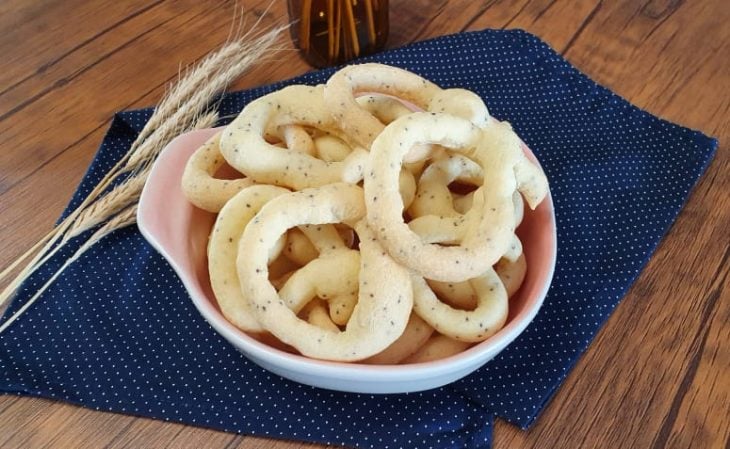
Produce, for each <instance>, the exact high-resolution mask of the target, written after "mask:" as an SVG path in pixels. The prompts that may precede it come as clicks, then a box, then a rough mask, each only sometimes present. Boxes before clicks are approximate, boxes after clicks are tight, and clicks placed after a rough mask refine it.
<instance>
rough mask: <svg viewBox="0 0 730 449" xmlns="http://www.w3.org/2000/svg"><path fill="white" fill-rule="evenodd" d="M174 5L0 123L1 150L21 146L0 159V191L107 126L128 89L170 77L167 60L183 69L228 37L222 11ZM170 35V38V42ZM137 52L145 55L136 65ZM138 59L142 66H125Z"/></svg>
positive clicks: (207, 6) (171, 69)
mask: <svg viewBox="0 0 730 449" xmlns="http://www.w3.org/2000/svg"><path fill="white" fill-rule="evenodd" d="M173 5H174V6H172V7H171V9H170V10H169V11H167V12H166V13H165V14H164V15H162V14H158V15H157V16H158V17H160V18H159V19H158V22H157V23H156V24H155V25H154V27H153V28H152V29H144V30H134V29H130V30H129V32H130V34H129V36H132V39H131V40H128V41H127V42H126V43H125V44H123V45H122V46H121V47H116V48H113V49H109V51H108V53H107V54H106V55H105V56H104V57H103V61H102V62H98V63H96V64H92V66H91V67H90V68H89V69H87V70H86V71H84V72H82V73H80V74H79V75H78V76H76V77H74V78H73V79H71V80H69V81H68V82H67V83H65V84H62V85H59V86H58V87H57V88H56V89H54V90H52V91H50V92H48V93H47V94H45V95H43V96H42V97H40V98H39V99H38V100H37V101H34V102H32V103H30V104H28V105H27V106H26V107H25V108H24V109H23V111H22V112H23V113H22V114H18V113H16V114H13V115H11V116H9V117H7V118H6V119H5V120H3V121H1V122H0V145H8V144H10V143H11V142H12V143H13V145H15V146H20V148H19V149H18V151H14V152H5V153H1V154H0V191H4V190H7V189H8V188H9V187H10V186H12V185H13V184H15V183H16V182H17V181H18V180H19V179H22V178H23V177H25V176H27V175H28V173H29V172H31V171H33V169H34V167H36V166H37V165H38V164H42V163H44V162H45V161H46V160H48V159H50V158H52V157H53V156H55V155H56V154H58V152H59V151H61V150H62V149H64V148H66V147H67V146H68V145H70V144H71V143H73V142H75V141H76V139H77V138H78V136H79V135H84V134H87V133H88V132H90V131H91V130H93V129H95V128H97V127H99V126H101V125H103V124H105V123H108V121H109V119H110V118H111V116H112V114H113V112H115V111H117V110H119V109H123V108H124V107H126V106H128V104H129V100H128V92H130V91H135V86H143V87H142V89H144V86H150V85H151V86H157V85H160V84H162V83H164V81H165V80H167V79H170V77H171V76H173V75H174V74H175V73H177V68H178V66H177V65H175V66H172V65H171V64H169V63H168V62H167V61H171V60H172V61H177V62H178V63H181V64H183V65H186V64H189V63H191V62H193V61H195V60H197V59H199V58H200V57H202V56H203V55H204V54H206V53H207V52H208V51H209V50H210V49H212V48H215V47H217V46H218V45H220V43H222V42H223V41H224V40H225V39H226V37H227V36H228V30H229V27H227V26H220V24H221V23H230V19H231V17H230V12H229V11H228V10H225V9H220V8H219V9H214V8H212V6H211V3H207V4H200V3H198V2H193V1H190V2H189V4H186V2H182V1H181V2H174V3H173ZM144 19H145V15H144V14H142V15H140V16H138V17H137V18H135V19H134V20H131V21H130V22H128V23H127V24H125V25H124V26H125V27H126V26H129V27H130V28H132V27H133V26H134V25H135V24H137V23H138V22H141V21H143V20H144ZM226 19H227V20H226ZM125 29H126V28H125ZM120 32H121V31H120ZM171 35H175V36H176V37H177V39H175V40H170V39H169V38H168V37H169V36H171ZM140 54H145V55H146V57H145V58H143V59H140V58H139V55H140ZM142 60H143V61H144V66H143V68H142V67H141V66H140V64H135V63H129V62H130V61H142ZM137 89H139V88H138V87H137ZM137 91H139V90H137ZM112 99H116V100H112ZM0 101H2V99H1V98H0ZM51 111H52V113H51ZM38 117H43V118H44V119H43V120H39V119H38ZM31 126H32V127H33V128H34V129H35V131H36V132H34V133H32V134H28V133H27V132H26V131H25V130H26V128H28V127H31Z"/></svg>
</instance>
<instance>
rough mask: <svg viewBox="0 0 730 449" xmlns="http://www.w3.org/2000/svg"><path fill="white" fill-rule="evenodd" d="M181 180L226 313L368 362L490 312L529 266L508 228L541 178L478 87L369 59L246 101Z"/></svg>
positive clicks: (439, 340) (423, 348)
mask: <svg viewBox="0 0 730 449" xmlns="http://www.w3.org/2000/svg"><path fill="white" fill-rule="evenodd" d="M224 166H228V167H227V169H228V170H229V171H230V168H232V169H234V170H235V171H236V172H237V173H238V174H237V177H235V176H234V177H232V176H225V177H223V176H220V173H221V170H222V169H226V168H225V167H224ZM182 188H183V191H184V192H185V194H186V196H187V198H188V199H189V200H190V202H192V203H193V204H194V205H195V206H197V207H199V208H202V209H204V210H206V211H209V212H212V213H215V214H217V219H216V221H215V224H214V226H213V229H212V231H211V233H210V239H209V244H208V268H209V273H210V282H211V286H212V289H213V292H214V294H215V297H216V300H217V302H218V304H219V306H220V309H221V311H222V313H223V315H224V316H225V317H226V319H227V320H229V321H230V322H231V323H232V324H234V325H235V326H237V327H238V328H240V329H241V330H243V331H245V332H247V333H248V334H250V335H252V336H255V337H257V338H261V339H265V340H266V341H277V342H278V343H277V344H278V345H279V347H281V348H286V350H289V351H292V352H295V353H298V354H301V355H303V356H306V357H311V358H315V359H324V360H333V361H341V362H359V363H372V364H405V363H418V362H425V361H430V360H434V359H439V358H443V357H447V356H450V355H452V354H455V353H458V352H461V351H463V350H465V349H467V348H468V347H470V346H471V345H473V344H475V343H477V342H480V341H483V340H485V339H487V338H489V337H490V336H491V335H493V334H494V333H495V332H497V331H498V330H499V329H500V328H502V327H503V326H504V324H505V321H506V319H507V314H508V311H509V298H510V297H511V296H512V295H514V294H515V292H516V291H517V290H518V289H519V288H520V285H521V283H522V281H523V279H524V277H525V271H526V269H527V264H526V261H525V257H524V255H523V254H522V244H521V242H520V240H519V238H518V237H517V235H516V234H515V230H516V228H517V227H518V226H519V225H520V222H521V220H522V216H523V211H524V207H525V206H527V207H529V208H531V209H534V208H535V207H537V205H538V204H539V203H540V202H541V201H542V200H543V199H544V198H545V196H546V195H547V193H548V183H547V179H546V177H545V175H544V174H543V172H542V171H541V170H540V168H539V167H538V166H537V165H536V164H534V163H532V162H531V161H530V160H529V159H528V158H527V157H526V156H525V154H524V152H523V149H522V146H521V141H520V139H519V137H518V136H517V134H515V132H514V131H513V130H512V128H511V126H510V125H509V124H508V123H506V122H500V121H498V120H496V119H494V118H492V117H490V115H489V112H488V110H487V107H486V106H485V104H484V102H483V101H482V99H481V98H480V97H479V96H478V95H476V94H474V93H472V92H470V91H468V90H464V89H442V88H440V87H439V86H437V85H435V84H434V83H432V82H430V81H428V80H426V79H423V78H421V77H420V76H418V75H416V74H413V73H410V72H408V71H405V70H402V69H399V68H395V67H389V66H386V65H380V64H361V65H352V66H348V67H345V68H343V69H341V70H340V71H338V72H336V73H335V74H334V75H332V77H331V78H330V79H329V80H328V81H327V83H326V84H324V85H317V86H304V85H294V86H289V87H285V88H283V89H281V90H279V91H276V92H273V93H270V94H268V95H265V96H263V97H260V98H258V99H256V100H254V101H252V102H250V103H249V104H248V105H247V106H246V107H245V108H244V109H243V110H242V111H241V112H240V114H239V115H238V116H237V118H236V119H235V120H233V122H231V123H230V124H229V125H228V126H226V127H225V128H222V129H220V131H219V132H218V133H217V134H215V135H214V136H213V137H212V138H211V139H210V140H209V141H207V142H206V143H205V144H204V145H203V146H201V147H200V148H199V149H198V150H197V151H196V152H195V153H194V154H193V155H192V157H191V158H190V159H189V161H188V163H187V166H186V168H185V172H184V175H183V178H182ZM272 337H273V338H272Z"/></svg>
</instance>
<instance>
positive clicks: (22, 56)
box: [0, 0, 159, 111]
mask: <svg viewBox="0 0 730 449" xmlns="http://www.w3.org/2000/svg"><path fill="white" fill-rule="evenodd" d="M156 3H159V2H158V1H153V2H150V1H149V0H147V1H145V0H129V1H124V2H118V1H114V0H103V1H97V2H89V1H86V0H50V1H34V2H29V1H22V0H8V1H4V2H2V3H0V4H1V5H2V6H1V7H0V8H2V9H1V10H0V29H1V30H3V38H2V39H0V54H1V55H4V57H3V62H4V65H3V71H2V72H0V86H2V88H1V89H0V90H1V91H2V92H3V93H4V91H5V90H6V88H7V87H9V86H14V85H16V84H18V83H21V82H23V81H24V80H27V79H28V78H29V77H32V76H34V75H38V74H42V73H43V72H44V71H45V70H47V69H48V68H50V67H52V66H53V65H54V64H55V63H56V62H57V61H58V60H60V59H62V58H63V57H64V56H65V55H66V54H68V53H69V52H73V51H74V50H75V49H76V48H78V47H79V46H82V45H84V44H85V43H89V42H91V41H93V40H94V39H96V38H97V37H99V36H100V35H101V34H105V33H108V32H110V31H112V30H114V28H115V27H116V26H118V25H119V24H120V23H123V22H124V21H126V20H128V19H129V18H131V17H134V16H135V15H138V14H140V13H141V12H143V11H145V10H147V9H149V8H150V7H151V6H153V5H155V4H156ZM100 11H103V14H100V13H99V12H100ZM61 17H63V18H66V19H68V18H73V23H74V26H69V25H68V21H67V20H59V18H61ZM0 95H2V93H0ZM0 111H1V110H0Z"/></svg>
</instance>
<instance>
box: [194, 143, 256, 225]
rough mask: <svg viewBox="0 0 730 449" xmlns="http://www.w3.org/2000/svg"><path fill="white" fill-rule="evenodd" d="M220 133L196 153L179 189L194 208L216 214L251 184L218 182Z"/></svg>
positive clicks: (244, 179) (220, 157)
mask: <svg viewBox="0 0 730 449" xmlns="http://www.w3.org/2000/svg"><path fill="white" fill-rule="evenodd" d="M220 137H221V133H220V132H217V133H216V134H215V135H213V137H211V138H210V139H208V140H207V141H206V142H205V143H204V144H203V145H202V146H201V147H200V148H198V149H197V150H195V152H194V153H193V155H192V156H190V159H188V162H187V163H186V164H185V170H184V171H183V175H182V182H181V185H182V190H183V193H184V194H185V197H186V198H187V199H188V201H190V202H191V203H193V204H194V205H195V206H197V207H199V208H201V209H203V210H207V211H208V212H218V211H219V210H221V208H222V207H223V205H224V204H226V201H228V200H229V199H231V197H233V195H235V194H236V193H238V192H240V191H241V190H243V189H245V188H246V187H249V186H251V185H253V181H252V180H251V179H250V178H241V179H218V178H216V177H215V174H216V172H217V171H218V170H219V169H220V168H221V167H222V166H223V164H225V163H226V160H225V159H224V158H223V155H222V154H221V151H220Z"/></svg>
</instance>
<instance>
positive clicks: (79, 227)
mask: <svg viewBox="0 0 730 449" xmlns="http://www.w3.org/2000/svg"><path fill="white" fill-rule="evenodd" d="M257 24H258V22H257ZM254 28H255V25H254ZM286 28H288V26H280V27H276V28H273V29H271V30H269V31H267V32H256V31H249V32H247V33H246V34H244V35H243V36H240V37H237V38H234V39H232V40H230V41H229V42H227V43H226V44H225V45H224V46H223V47H222V48H221V49H220V50H218V51H216V52H214V53H212V54H210V55H209V56H208V57H206V58H205V59H203V60H202V61H201V62H200V63H198V64H197V65H196V66H195V67H193V68H192V69H190V70H188V71H187V72H186V73H185V74H184V76H182V77H181V79H180V80H179V81H178V82H177V83H176V84H175V85H174V86H173V87H172V88H171V89H170V90H169V91H168V93H167V94H166V96H165V97H164V98H163V100H162V101H161V102H160V104H159V106H158V107H157V108H156V109H155V112H154V113H153V115H152V117H151V118H150V120H149V121H148V123H147V124H146V125H145V127H144V128H143V130H142V131H141V132H140V135H139V136H138V137H137V139H136V140H135V142H134V143H133V144H132V146H131V147H130V150H129V151H128V152H127V153H126V154H125V155H124V156H123V157H122V158H121V159H120V161H119V162H118V163H117V164H116V165H115V166H114V167H113V168H112V169H111V170H110V171H109V172H108V173H107V174H106V175H105V176H104V178H103V179H102V180H101V181H100V182H99V183H98V184H97V186H96V187H95V188H94V189H92V192H91V193H90V194H89V195H88V196H87V197H86V198H85V200H84V201H83V202H82V203H81V205H80V206H79V207H77V208H76V209H75V210H74V211H72V212H71V213H70V214H69V215H68V216H67V217H66V218H65V219H64V220H63V221H62V222H61V223H60V224H59V225H58V226H57V227H56V228H54V229H53V230H52V231H51V232H49V233H48V234H47V235H46V236H44V237H43V238H42V239H41V240H40V241H39V242H38V243H36V244H35V245H34V246H33V247H32V248H31V249H30V250H28V251H27V252H26V253H25V254H23V255H22V256H21V257H19V258H18V259H17V260H16V261H15V262H13V263H12V264H11V265H10V266H9V267H8V268H6V269H5V270H3V271H2V273H0V281H2V279H4V278H5V277H7V276H8V275H9V274H10V273H11V272H13V271H14V270H15V269H16V268H17V267H19V266H20V265H21V264H22V263H23V262H24V261H25V260H27V259H28V258H29V257H30V256H33V255H34V257H33V258H32V259H31V261H30V262H29V263H28V264H27V265H26V266H25V267H24V268H23V270H21V271H20V273H19V274H18V275H17V276H16V277H15V278H14V279H13V280H12V281H11V282H10V283H9V284H8V286H7V287H6V288H5V290H4V291H3V292H2V293H0V306H2V304H3V303H5V302H6V301H7V300H8V299H9V298H10V297H12V295H13V294H14V293H15V291H16V290H17V289H18V287H19V286H20V285H21V284H22V282H23V281H24V280H26V279H27V278H28V277H29V276H30V275H31V274H32V273H34V272H35V271H36V270H37V269H38V268H39V267H40V266H42V265H43V264H44V263H45V262H47V261H48V260H49V259H50V258H51V257H53V255H55V254H56V253H57V252H58V250H59V249H60V248H62V247H63V246H64V245H65V244H66V243H68V242H69V241H70V240H71V239H73V238H74V237H77V236H79V235H81V234H83V233H84V232H86V231H88V230H91V229H93V228H94V227H96V226H98V225H100V224H102V223H104V222H105V221H106V224H104V225H103V226H102V227H101V228H99V230H98V231H97V232H96V233H94V234H93V235H92V236H91V237H90V239H89V240H88V241H87V242H86V243H84V245H83V246H82V247H81V248H83V252H85V251H86V250H87V249H88V247H87V246H90V245H93V240H94V238H95V236H97V237H96V240H98V239H100V238H101V237H99V236H98V235H99V232H101V231H102V230H104V231H105V232H106V233H109V232H111V231H113V230H114V229H115V228H114V227H113V225H114V224H116V225H117V226H119V225H120V224H124V223H126V222H124V221H122V220H120V219H117V217H120V216H121V215H122V214H123V212H122V213H119V212H120V211H121V210H124V211H129V210H130V208H132V207H134V208H135V209H136V203H137V201H138V199H139V195H140V193H141V191H142V187H143V186H144V182H145V180H146V179H147V176H148V175H149V170H150V167H151V165H152V163H153V162H154V160H155V159H156V158H157V156H158V155H159V153H160V151H162V149H163V148H164V147H165V146H166V145H167V144H168V143H169V142H170V141H171V140H172V139H173V138H175V137H176V136H177V135H179V134H181V133H183V132H186V131H190V130H193V129H201V128H207V127H211V126H213V125H214V124H215V123H216V122H217V120H218V115H217V113H215V112H211V111H208V110H207V109H208V108H209V107H210V104H211V102H212V101H213V100H214V99H215V97H216V96H217V95H219V94H220V93H221V92H223V91H224V90H225V88H226V87H227V86H228V84H229V83H230V82H231V81H233V80H234V79H235V78H237V77H239V76H240V75H241V74H242V73H243V72H245V71H246V70H248V69H249V68H251V67H252V66H253V65H254V64H256V63H259V62H261V61H262V60H265V59H267V58H270V57H271V56H272V55H273V53H274V52H275V51H277V50H280V49H281V48H278V47H276V46H275V43H276V42H277V40H278V39H279V37H280V35H281V34H282V32H283V31H284V30H285V29H286ZM121 176H125V177H126V179H125V180H124V181H123V182H122V183H120V184H118V185H117V186H116V187H114V188H112V189H109V187H110V185H111V184H112V183H114V182H115V180H117V179H121V178H120V177H121ZM118 213H119V214H118ZM107 220H109V221H107ZM131 220H132V222H134V217H133V216H132V218H131ZM110 225H112V226H110ZM124 225H125V226H126V225H127V224H124ZM104 235H106V234H104ZM80 250H81V249H80ZM83 252H81V254H82V253H83ZM76 254H78V256H76V255H75V256H72V258H71V259H69V261H67V262H66V263H65V264H64V265H63V267H62V268H61V270H60V271H63V269H65V268H66V267H67V266H68V265H70V263H72V262H73V260H75V259H76V258H78V257H79V256H80V255H81V254H80V253H79V252H78V251H77V253H76ZM60 271H59V272H58V273H56V274H55V275H54V277H53V278H52V279H51V280H50V281H49V282H48V283H47V285H50V284H51V283H52V282H53V281H54V280H55V279H56V278H57V277H58V275H60ZM46 288H47V286H45V287H44V288H43V289H42V290H43V291H45V289H46ZM37 295H39V294H37ZM33 298H36V296H35V295H34V297H33ZM33 301H35V299H33ZM26 309H27V307H26V306H24V307H23V308H21V309H20V310H19V312H21V311H24V310H26ZM18 316H19V315H18ZM14 317H15V316H14ZM14 319H15V318H12V320H14ZM8 324H9V323H5V324H4V325H3V326H2V327H0V332H1V331H2V330H3V329H5V328H6V327H7V325H8Z"/></svg>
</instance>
